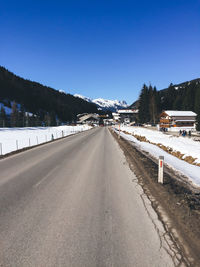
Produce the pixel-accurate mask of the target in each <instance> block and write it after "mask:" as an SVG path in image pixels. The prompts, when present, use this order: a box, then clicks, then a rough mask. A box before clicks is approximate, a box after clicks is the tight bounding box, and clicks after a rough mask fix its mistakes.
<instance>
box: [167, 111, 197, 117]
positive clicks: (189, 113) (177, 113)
mask: <svg viewBox="0 0 200 267" xmlns="http://www.w3.org/2000/svg"><path fill="white" fill-rule="evenodd" d="M164 112H165V113H166V114H167V115H168V116H197V114H196V113H194V112H193V111H180V110H165V111H164Z"/></svg>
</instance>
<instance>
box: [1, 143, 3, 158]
mask: <svg viewBox="0 0 200 267" xmlns="http://www.w3.org/2000/svg"><path fill="white" fill-rule="evenodd" d="M2 154H3V152H2V143H0V155H1V156H2Z"/></svg>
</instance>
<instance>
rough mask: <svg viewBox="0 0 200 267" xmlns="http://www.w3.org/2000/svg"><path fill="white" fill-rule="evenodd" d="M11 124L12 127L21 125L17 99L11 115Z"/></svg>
mask: <svg viewBox="0 0 200 267" xmlns="http://www.w3.org/2000/svg"><path fill="white" fill-rule="evenodd" d="M10 126H11V127H17V126H19V112H18V107H17V104H16V102H15V101H14V102H13V104H12V112H11V115H10Z"/></svg>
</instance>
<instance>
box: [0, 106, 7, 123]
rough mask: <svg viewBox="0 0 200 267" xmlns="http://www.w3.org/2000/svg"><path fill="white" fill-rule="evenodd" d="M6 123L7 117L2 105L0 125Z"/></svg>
mask: <svg viewBox="0 0 200 267" xmlns="http://www.w3.org/2000/svg"><path fill="white" fill-rule="evenodd" d="M6 125H7V117H6V112H5V109H4V106H3V105H2V106H1V110H0V127H5V126H6Z"/></svg>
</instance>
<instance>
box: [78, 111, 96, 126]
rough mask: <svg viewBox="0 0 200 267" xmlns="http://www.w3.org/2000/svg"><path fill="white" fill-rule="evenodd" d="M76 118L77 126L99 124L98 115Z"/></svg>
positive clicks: (84, 115)
mask: <svg viewBox="0 0 200 267" xmlns="http://www.w3.org/2000/svg"><path fill="white" fill-rule="evenodd" d="M77 117H78V121H77V123H78V124H98V123H99V115H98V114H93V113H91V114H88V113H84V114H79V115H77Z"/></svg>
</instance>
